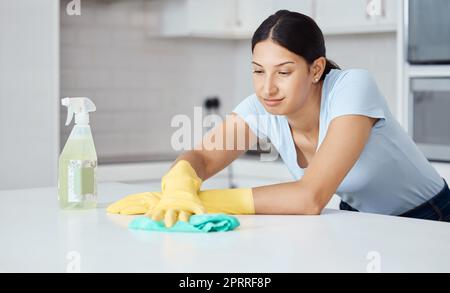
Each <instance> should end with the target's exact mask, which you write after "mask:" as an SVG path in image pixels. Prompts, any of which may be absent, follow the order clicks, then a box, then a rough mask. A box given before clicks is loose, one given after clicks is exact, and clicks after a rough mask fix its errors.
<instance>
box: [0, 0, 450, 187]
mask: <svg viewBox="0 0 450 293" xmlns="http://www.w3.org/2000/svg"><path fill="white" fill-rule="evenodd" d="M412 2H414V1H412ZM424 2H428V5H431V3H430V2H432V1H424ZM441 3H442V2H441ZM78 4H79V5H78ZM408 4H409V1H400V0H399V1H394V0H344V1H335V0H304V1H303V0H302V1H298V0H297V1H296V0H164V1H163V0H134V1H126V0H89V1H88V0H84V1H83V0H81V1H68V0H67V1H64V0H62V1H56V0H37V1H36V0H22V1H8V0H0V131H1V133H2V136H1V137H2V138H1V144H0V148H1V149H0V150H1V151H0V161H1V162H2V164H1V165H0V174H1V176H0V189H16V188H30V187H40V186H50V185H56V180H57V159H58V155H59V153H60V151H61V149H62V147H63V146H64V143H65V141H66V139H67V136H68V134H69V133H70V130H71V128H72V125H71V126H68V127H66V126H64V122H65V119H66V115H67V111H66V109H65V107H64V108H63V107H62V106H61V103H60V98H62V97H66V96H87V97H90V98H91V99H92V100H93V101H94V103H95V104H96V106H97V111H96V112H94V113H92V114H91V115H90V117H91V127H92V130H93V135H94V140H95V144H96V149H97V154H98V157H99V164H100V165H99V168H98V176H99V180H100V181H121V182H127V183H135V184H137V183H139V184H147V183H148V182H156V181H157V180H159V178H160V176H161V175H162V174H163V173H164V172H165V171H166V170H167V168H168V167H169V166H170V162H171V160H173V159H174V158H175V157H176V155H177V154H178V153H177V152H175V151H173V150H172V147H171V144H170V141H171V136H172V134H173V133H174V131H175V130H176V129H175V128H173V127H171V123H170V122H171V119H172V117H173V116H174V115H175V114H180V113H182V114H186V115H188V116H190V117H191V118H192V117H193V113H194V106H202V105H203V103H204V102H205V99H207V98H211V97H218V98H219V99H220V102H221V108H220V111H221V113H222V114H223V115H225V114H226V113H228V112H230V111H231V110H232V109H233V107H234V106H235V105H237V104H238V103H239V101H240V100H242V99H243V98H245V97H246V96H248V95H249V94H251V93H252V83H251V66H250V62H251V51H250V39H251V35H252V32H253V31H254V30H255V29H256V28H257V26H258V24H259V23H260V22H261V21H262V20H263V19H264V18H266V17H267V16H268V15H270V14H271V13H273V12H275V11H276V10H278V9H283V8H284V9H289V10H295V11H299V12H302V13H304V14H308V15H310V16H311V17H313V18H314V19H315V20H316V21H317V23H318V24H319V26H320V27H321V28H322V30H323V32H324V35H325V42H326V47H327V57H328V58H330V59H332V60H334V61H335V62H336V63H338V64H339V65H340V66H341V67H342V68H366V69H368V70H369V71H370V72H371V73H372V74H373V76H374V78H375V79H376V81H377V83H378V86H379V88H380V90H381V92H382V93H383V94H384V95H385V97H386V100H387V102H388V104H389V107H390V109H391V111H392V112H393V113H394V114H395V115H396V117H397V118H398V120H399V121H400V122H401V123H402V125H403V126H404V127H405V129H408V130H409V131H410V133H412V130H411V128H410V125H411V117H410V116H409V114H408V113H409V112H408V111H410V109H411V102H410V96H411V93H412V91H411V90H410V88H409V85H410V78H413V77H420V76H426V77H439V78H443V77H448V76H450V66H449V65H441V64H440V65H414V66H413V65H411V64H409V63H408V61H407V58H408V56H407V50H406V48H407V45H406V41H405V40H406V37H407V35H408V31H407V29H408V18H409V17H408V14H407V13H406V12H405V11H408V10H407V8H408ZM77 9H79V10H77ZM78 12H81V15H78ZM444 39H445V38H444ZM449 41H450V40H449ZM447 45H448V46H449V47H450V43H449V44H447ZM449 51H450V49H449ZM444 84H448V80H447V81H445V80H444ZM444 87H445V86H444ZM449 92H450V91H449V89H448V86H447V89H446V93H447V95H446V97H447V98H448V97H449V95H448V93H449ZM447 112H448V111H447ZM429 116H433V113H428V114H426V115H425V116H423V115H422V116H421V117H425V118H423V119H427V117H429ZM418 117H419V116H418ZM438 128H439V129H441V130H442V131H447V130H446V129H448V128H449V127H448V125H443V126H442V125H440V126H439V127H438ZM446 135H448V136H449V137H450V135H449V134H446ZM257 158H258V157H257V156H250V155H245V156H243V158H241V159H239V160H237V161H236V162H235V163H233V170H232V171H233V173H232V175H233V178H232V179H231V180H232V181H234V183H235V184H237V185H238V186H239V185H252V186H254V185H259V184H268V183H272V182H281V181H286V180H290V176H289V174H288V171H287V169H286V168H285V167H284V166H283V165H282V163H281V162H259V160H258V159H257ZM430 158H431V159H436V158H432V157H430ZM433 164H434V165H435V167H436V168H437V169H438V171H439V172H440V173H441V174H442V176H443V177H445V178H447V179H450V167H448V166H449V165H448V164H447V163H443V162H433ZM230 174H231V173H230V169H227V170H225V171H223V172H221V173H220V174H218V176H216V178H215V179H213V180H211V181H210V183H207V184H206V187H207V188H208V186H214V187H216V188H218V187H222V186H228V185H229V183H230ZM214 180H216V181H214Z"/></svg>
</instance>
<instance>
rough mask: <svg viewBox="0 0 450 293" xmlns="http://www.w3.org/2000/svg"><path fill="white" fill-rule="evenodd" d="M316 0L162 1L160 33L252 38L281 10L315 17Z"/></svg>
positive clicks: (157, 6)
mask: <svg viewBox="0 0 450 293" xmlns="http://www.w3.org/2000/svg"><path fill="white" fill-rule="evenodd" d="M312 3H313V0H305V1H298V0H297V1H295V0H163V1H162V0H159V1H156V2H153V4H152V6H151V7H153V8H152V9H154V10H157V11H158V13H157V14H155V15H157V16H158V18H159V21H158V25H159V29H158V32H157V34H158V35H161V36H166V37H186V36H191V37H211V38H230V39H239V38H250V37H251V36H252V35H253V33H254V31H255V30H256V29H257V28H258V26H259V25H260V24H261V22H262V21H263V20H264V19H266V18H267V17H268V16H269V15H271V14H273V13H274V12H275V11H277V10H280V9H288V10H292V11H298V12H301V13H304V14H308V15H312Z"/></svg>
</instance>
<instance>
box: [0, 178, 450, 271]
mask: <svg viewBox="0 0 450 293" xmlns="http://www.w3.org/2000/svg"><path fill="white" fill-rule="evenodd" d="M157 187H158V186H149V188H148V189H145V188H144V187H143V186H133V185H129V184H123V183H102V184H99V187H98V188H99V207H98V208H97V209H93V210H86V211H63V210H60V209H59V208H58V205H57V196H56V188H36V189H22V190H8V191H0V271H3V272H73V271H81V272H372V271H381V272H450V223H442V222H434V221H425V220H416V219H405V218H400V217H391V216H381V215H374V214H364V213H353V212H346V211H338V210H331V209H330V210H325V211H324V212H323V214H322V215H320V216H261V215H258V216H238V218H239V220H240V222H241V226H240V227H239V228H238V229H236V230H235V231H232V232H226V233H207V234H200V233H199V234H190V233H161V232H148V231H134V230H129V229H128V228H127V224H128V223H129V222H130V220H131V219H133V218H134V217H135V216H121V215H108V214H106V211H105V208H106V206H107V205H108V204H109V203H110V202H112V201H114V200H117V199H119V198H121V197H123V196H125V195H127V194H130V193H135V192H141V191H147V190H156V189H157Z"/></svg>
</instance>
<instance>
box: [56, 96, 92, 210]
mask: <svg viewBox="0 0 450 293" xmlns="http://www.w3.org/2000/svg"><path fill="white" fill-rule="evenodd" d="M61 103H62V105H64V106H66V107H67V120H66V125H69V124H70V122H71V121H72V117H73V115H74V114H75V126H74V127H73V129H72V132H71V133H70V136H69V138H68V139H67V142H66V144H65V146H64V149H63V150H62V152H61V155H60V157H59V170H58V200H59V205H60V207H61V208H63V209H88V208H95V207H96V206H97V178H96V172H97V153H96V151H95V146H94V140H93V139H92V133H91V128H90V126H89V112H94V111H95V109H96V108H95V105H94V103H93V102H92V101H91V100H90V99H89V98H85V97H76V98H64V99H62V100H61Z"/></svg>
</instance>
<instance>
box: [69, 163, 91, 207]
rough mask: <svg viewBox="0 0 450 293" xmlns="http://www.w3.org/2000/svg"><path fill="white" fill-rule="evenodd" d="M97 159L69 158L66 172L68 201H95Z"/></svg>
mask: <svg viewBox="0 0 450 293" xmlns="http://www.w3.org/2000/svg"><path fill="white" fill-rule="evenodd" d="M96 171H97V161H92V160H69V167H68V173H67V177H68V178H67V179H68V182H67V185H68V201H69V202H86V201H95V200H96V195H97V186H96V182H97V180H96V179H97V178H96V173H97V172H96Z"/></svg>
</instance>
